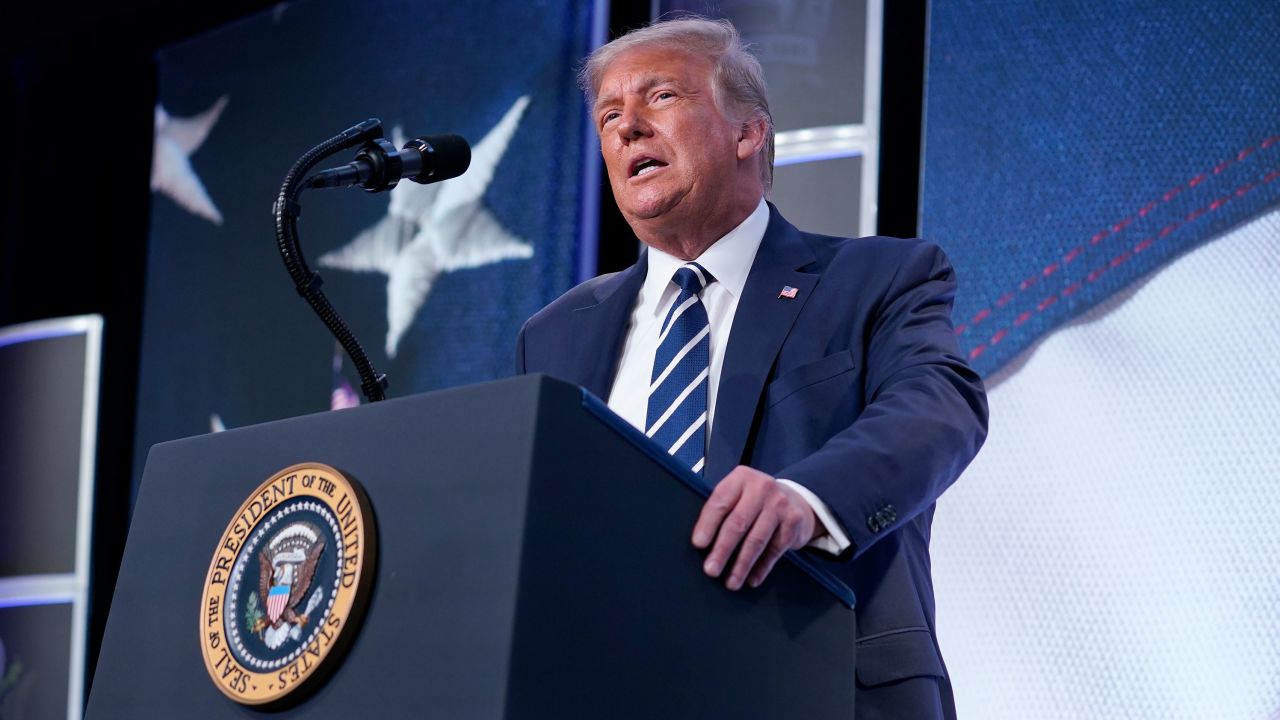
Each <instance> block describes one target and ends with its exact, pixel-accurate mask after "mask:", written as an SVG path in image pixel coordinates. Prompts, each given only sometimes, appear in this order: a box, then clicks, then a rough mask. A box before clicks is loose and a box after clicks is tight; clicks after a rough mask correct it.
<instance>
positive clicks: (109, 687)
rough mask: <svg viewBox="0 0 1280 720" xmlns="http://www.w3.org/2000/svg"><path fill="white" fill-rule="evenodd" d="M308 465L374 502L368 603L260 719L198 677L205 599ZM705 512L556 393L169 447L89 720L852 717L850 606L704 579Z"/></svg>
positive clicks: (637, 440) (153, 464) (516, 393)
mask: <svg viewBox="0 0 1280 720" xmlns="http://www.w3.org/2000/svg"><path fill="white" fill-rule="evenodd" d="M304 461H314V462H319V463H324V464H327V465H330V466H333V467H334V468H337V469H338V470H340V471H342V472H343V473H345V474H346V475H347V476H348V477H351V478H354V479H355V480H357V481H358V482H359V483H361V484H362V485H363V486H364V488H365V490H366V491H367V493H368V496H369V500H370V504H371V506H372V511H373V514H374V516H375V518H376V524H377V533H378V539H377V541H378V557H377V566H376V570H375V573H376V574H375V579H374V583H375V584H374V586H373V590H372V595H371V596H370V600H369V604H368V608H367V612H366V614H365V619H364V622H363V624H362V626H361V627H360V628H359V632H358V634H357V635H356V638H355V641H354V643H353V644H352V645H351V647H350V648H349V650H348V651H347V652H346V654H345V656H344V657H343V658H341V659H340V660H339V661H338V662H339V664H338V666H337V668H336V670H334V671H333V673H332V675H331V676H330V677H329V678H328V680H327V682H325V683H324V684H323V685H321V686H320V687H319V688H318V689H317V690H316V691H315V692H313V693H310V694H309V695H307V696H306V697H305V698H303V699H301V700H300V701H297V702H295V703H292V704H291V705H290V706H288V707H286V708H284V709H278V710H274V711H263V710H258V709H255V708H252V707H246V706H241V705H238V704H236V703H234V702H232V701H231V700H229V699H228V698H227V697H224V696H223V694H222V693H221V692H220V691H219V690H218V689H217V687H215V685H214V684H213V682H212V681H211V680H210V678H209V676H208V674H207V673H206V671H205V667H204V664H203V661H202V657H201V650H200V644H199V640H200V638H199V636H198V632H197V630H198V627H197V626H198V623H197V621H198V619H199V617H200V611H201V607H200V604H201V591H202V587H203V583H204V578H205V574H206V572H207V571H208V570H209V563H210V557H211V556H212V554H213V551H214V547H215V545H216V544H217V543H218V542H219V539H220V537H221V534H222V533H223V531H224V528H225V527H226V524H227V522H228V520H229V519H230V518H231V517H232V516H233V514H235V512H236V510H237V508H238V507H239V506H240V504H241V503H242V502H243V501H244V499H245V497H247V496H248V494H249V493H250V492H252V491H253V489H254V488H255V487H257V486H258V485H259V484H260V483H262V482H263V481H264V480H266V479H267V478H269V477H271V476H272V475H273V474H274V473H276V472H277V471H279V470H281V469H282V468H285V467H287V466H290V465H293V464H295V463H300V462H304ZM705 494H706V489H705V488H703V487H701V485H700V481H699V480H698V479H697V478H696V477H695V476H694V475H692V474H690V473H688V472H687V471H684V470H683V469H681V468H680V467H678V466H676V465H675V464H674V463H673V462H672V460H671V458H670V457H669V456H667V455H666V454H665V453H663V452H662V451H661V449H660V448H657V447H656V446H655V445H652V444H651V443H650V442H649V441H648V440H647V439H645V438H644V437H643V436H642V435H641V434H640V433H639V432H637V431H635V430H634V428H632V427H631V426H629V425H627V424H626V423H625V422H624V421H622V420H621V419H620V418H618V417H617V416H616V415H613V414H612V413H611V412H609V410H608V409H607V408H605V407H604V405H603V404H602V403H601V402H600V401H599V400H598V399H596V398H594V397H592V396H591V395H589V394H588V393H586V392H584V391H582V390H581V389H579V388H576V387H574V386H571V385H568V384H566V383H562V382H559V381H557V380H553V379H550V378H547V377H543V376H529V377H520V378H513V379H509V380H501V381H496V382H491V383H485V384H481V385H475V386H470V387H465V388H459V389H454V390H445V391H440V392H434V393H428V394H424V395H418V396H414V397H408V398H401V399H396V400H389V401H386V402H381V403H377V404H373V405H365V406H361V407H358V408H352V409H349V410H342V411H337V412H326V413H321V414H317V415H310V416H305V417H299V418H293V419H289V420H283V421H279V422H273V423H266V424H263V425H258V426H253V427H247V428H241V429H236V430H229V431H227V432H223V433H218V434H213V435H204V436H198V437H193V438H187V439H184V440H177V441H173V442H168V443H162V444H159V445H156V446H155V447H154V448H152V450H151V453H150V456H149V458H148V460H147V465H146V470H145V472H144V475H143V480H142V486H141V490H140V493H139V496H138V501H137V505H136V508H135V512H134V518H133V523H132V526H131V528H130V533H129V539H128V544H127V547H126V549H125V555H124V561H123V564H122V565H121V568H120V576H119V580H118V582H117V586H116V591H115V597H114V600H113V603H112V607H111V613H110V616H109V618H108V621H107V627H106V634H105V636H104V638H103V643H102V652H101V655H100V657H99V661H98V669H97V673H96V675H95V677H94V680H93V684H92V689H91V693H90V697H89V705H88V715H87V717H88V718H89V719H90V720H108V719H111V718H144V717H156V718H159V717H184V718H244V717H254V716H271V717H281V718H285V717H289V718H291V717H304V716H305V717H308V718H360V719H362V720H363V719H365V718H383V717H411V716H412V717H424V718H495V719H496V718H512V719H515V718H582V717H591V718H597V717H598V718H659V717H662V718H692V717H708V718H755V717H759V718H766V717H768V718H776V717H779V716H781V717H806V718H841V717H844V718H849V717H852V716H853V692H854V637H855V628H854V613H853V610H852V605H853V597H852V594H851V593H850V592H849V590H848V589H847V588H845V587H844V586H843V585H841V584H840V582H839V581H838V580H835V579H834V578H833V577H832V576H830V575H828V574H826V573H824V572H823V571H822V570H821V569H820V568H819V567H818V566H817V565H816V564H815V563H813V562H812V561H811V560H810V559H808V558H807V557H806V556H805V555H804V554H803V553H800V554H788V556H786V558H784V559H783V560H782V561H780V562H779V563H778V566H777V567H776V568H775V570H774V572H773V573H772V575H771V576H770V577H769V579H768V580H767V581H766V582H765V583H764V585H763V586H762V587H760V588H758V589H745V590H742V591H739V592H736V593H734V592H729V591H727V590H726V589H725V588H724V587H723V584H722V582H721V581H718V580H715V579H712V578H708V577H706V576H705V575H704V574H703V573H702V570H701V563H702V560H703V553H702V552H701V551H698V550H697V549H696V548H694V547H693V546H692V545H691V543H690V540H689V537H690V534H691V532H692V528H693V523H694V520H695V518H696V517H697V515H698V512H699V510H700V508H701V505H702V500H703V496H704V495H705Z"/></svg>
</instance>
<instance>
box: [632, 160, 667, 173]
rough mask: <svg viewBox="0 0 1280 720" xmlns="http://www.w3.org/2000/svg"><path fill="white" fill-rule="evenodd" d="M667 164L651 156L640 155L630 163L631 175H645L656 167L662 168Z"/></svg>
mask: <svg viewBox="0 0 1280 720" xmlns="http://www.w3.org/2000/svg"><path fill="white" fill-rule="evenodd" d="M666 166H667V164H666V163H664V162H662V161H661V160H658V159H656V158H651V157H641V158H637V159H636V160H634V161H632V163H631V177H640V176H641V175H647V174H649V173H651V172H653V171H654V170H657V169H658V168H664V167H666Z"/></svg>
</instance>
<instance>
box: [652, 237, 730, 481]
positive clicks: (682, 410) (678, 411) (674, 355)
mask: <svg viewBox="0 0 1280 720" xmlns="http://www.w3.org/2000/svg"><path fill="white" fill-rule="evenodd" d="M714 281H715V278H713V277H711V273H709V272H707V270H706V268H704V267H702V266H701V265H699V264H698V263H688V264H687V265H685V266H683V267H681V268H679V269H677V270H676V271H675V274H674V276H673V277H672V278H671V282H673V283H675V284H676V285H677V286H678V287H679V288H680V293H679V295H677V296H676V299H675V302H673V303H672V304H671V309H670V310H669V311H668V312H667V316H666V319H664V320H663V321H662V329H661V334H660V337H661V341H660V342H659V343H658V348H657V350H656V351H655V352H654V357H653V374H652V375H651V376H650V378H649V381H650V383H651V387H650V390H649V407H648V411H647V413H646V416H645V434H647V435H648V436H649V437H650V438H652V439H653V441H654V442H656V443H658V444H659V445H661V446H662V447H664V448H667V450H668V452H670V453H671V454H672V455H675V456H676V457H677V458H679V460H680V462H681V463H682V464H683V465H684V466H685V467H687V468H690V469H692V470H693V472H694V473H695V474H697V475H699V476H700V475H702V470H703V462H704V460H705V459H706V448H707V430H706V428H707V387H708V385H709V375H708V374H709V373H710V369H711V364H710V363H711V335H710V334H709V332H708V331H709V329H710V323H709V322H708V320H707V309H706V308H705V307H704V306H703V305H702V300H701V298H700V295H701V294H702V291H703V289H704V288H706V286H707V285H708V284H710V283H712V282H714ZM677 313H679V314H677ZM690 343H692V347H689V345H690ZM686 347H688V350H687V351H685V348H686ZM682 351H684V354H683V355H681V354H680V353H681V352H682ZM659 379H661V382H659ZM695 383H696V385H694V384H695ZM690 386H694V387H693V388H692V389H691V390H690ZM686 390H688V392H687V393H686ZM681 395H683V397H681ZM673 406H674V407H673ZM690 428H696V429H694V430H693V431H692V432H689V430H690ZM686 433H688V434H687V435H686ZM677 443H679V444H677Z"/></svg>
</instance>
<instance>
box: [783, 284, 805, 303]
mask: <svg viewBox="0 0 1280 720" xmlns="http://www.w3.org/2000/svg"><path fill="white" fill-rule="evenodd" d="M798 292H800V291H799V290H797V289H796V288H793V287H791V286H790V285H783V286H782V292H780V293H778V297H779V298H786V299H788V300H795V299H796V293H798Z"/></svg>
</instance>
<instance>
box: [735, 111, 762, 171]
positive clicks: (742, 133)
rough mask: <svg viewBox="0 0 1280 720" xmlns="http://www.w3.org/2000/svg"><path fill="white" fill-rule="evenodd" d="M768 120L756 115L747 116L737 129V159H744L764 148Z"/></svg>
mask: <svg viewBox="0 0 1280 720" xmlns="http://www.w3.org/2000/svg"><path fill="white" fill-rule="evenodd" d="M768 133H769V121H768V120H767V119H766V118H764V117H763V116H760V115H757V116H755V117H751V118H748V119H747V120H746V121H745V122H743V123H742V126H741V127H740V128H739V130H738V159H739V160H746V159H748V158H750V157H752V156H753V155H756V154H758V153H759V152H760V151H761V150H763V149H764V142H765V137H766V136H767V135H768Z"/></svg>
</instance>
